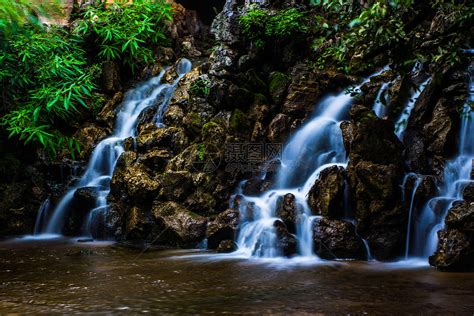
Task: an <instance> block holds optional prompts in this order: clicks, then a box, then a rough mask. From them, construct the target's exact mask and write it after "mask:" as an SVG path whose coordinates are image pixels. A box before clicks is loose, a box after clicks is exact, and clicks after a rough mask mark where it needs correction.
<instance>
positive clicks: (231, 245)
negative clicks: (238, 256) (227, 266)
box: [217, 239, 237, 253]
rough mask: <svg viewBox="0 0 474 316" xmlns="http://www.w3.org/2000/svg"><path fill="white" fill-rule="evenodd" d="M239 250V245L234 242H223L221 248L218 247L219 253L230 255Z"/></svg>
mask: <svg viewBox="0 0 474 316" xmlns="http://www.w3.org/2000/svg"><path fill="white" fill-rule="evenodd" d="M236 250H237V245H236V244H235V242H234V241H233V240H229V239H228V240H223V241H221V242H220V244H219V247H217V252H218V253H230V252H234V251H236Z"/></svg>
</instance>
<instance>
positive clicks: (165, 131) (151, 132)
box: [137, 123, 188, 152]
mask: <svg viewBox="0 0 474 316" xmlns="http://www.w3.org/2000/svg"><path fill="white" fill-rule="evenodd" d="M187 144H188V139H187V137H186V135H185V134H184V131H183V130H182V129H181V128H176V127H164V128H159V127H157V126H156V125H155V124H152V123H149V124H147V125H146V126H144V127H143V129H142V131H141V132H140V134H139V135H138V137H137V149H138V150H139V151H147V150H149V149H151V148H170V149H171V150H173V151H175V152H180V151H181V150H182V149H184V148H186V146H187Z"/></svg>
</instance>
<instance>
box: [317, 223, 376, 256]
mask: <svg viewBox="0 0 474 316" xmlns="http://www.w3.org/2000/svg"><path fill="white" fill-rule="evenodd" d="M313 246H314V252H315V253H316V254H317V255H318V256H319V257H321V258H323V259H330V260H333V259H366V258H367V255H366V253H365V247H364V243H363V242H362V239H361V238H360V237H359V236H357V234H356V231H355V226H354V225H353V224H351V223H348V222H344V221H340V220H331V219H327V218H321V219H317V220H315V221H314V223H313Z"/></svg>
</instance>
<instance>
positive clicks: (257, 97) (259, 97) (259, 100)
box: [253, 93, 268, 105]
mask: <svg viewBox="0 0 474 316" xmlns="http://www.w3.org/2000/svg"><path fill="white" fill-rule="evenodd" d="M253 104H256V105H258V104H268V99H267V97H266V96H265V95H263V94H261V93H255V94H254V96H253Z"/></svg>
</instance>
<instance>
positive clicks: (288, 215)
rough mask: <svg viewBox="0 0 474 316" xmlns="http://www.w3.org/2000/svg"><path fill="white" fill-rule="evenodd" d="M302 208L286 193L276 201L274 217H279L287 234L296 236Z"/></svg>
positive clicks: (292, 196)
mask: <svg viewBox="0 0 474 316" xmlns="http://www.w3.org/2000/svg"><path fill="white" fill-rule="evenodd" d="M301 214H302V207H301V205H298V203H297V202H296V199H295V196H294V195H293V194H291V193H287V194H285V195H284V196H281V197H279V198H278V200H277V205H276V216H277V217H279V218H280V219H281V220H282V221H283V223H285V226H286V228H287V230H288V232H289V233H291V234H296V225H297V224H298V222H299V220H300V216H301Z"/></svg>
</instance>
